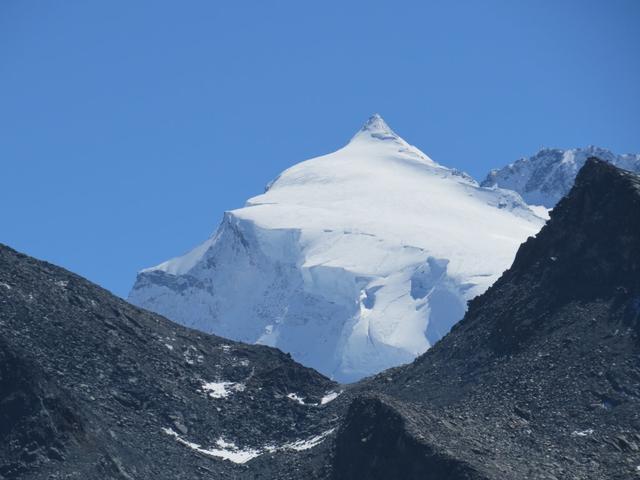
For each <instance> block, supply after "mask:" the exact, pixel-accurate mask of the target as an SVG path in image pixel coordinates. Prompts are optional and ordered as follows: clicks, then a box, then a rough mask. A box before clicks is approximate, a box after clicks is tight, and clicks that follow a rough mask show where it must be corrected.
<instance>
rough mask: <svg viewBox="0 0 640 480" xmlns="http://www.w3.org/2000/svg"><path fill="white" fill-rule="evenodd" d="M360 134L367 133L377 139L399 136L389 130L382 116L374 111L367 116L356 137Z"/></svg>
mask: <svg viewBox="0 0 640 480" xmlns="http://www.w3.org/2000/svg"><path fill="white" fill-rule="evenodd" d="M360 134H365V135H369V136H371V137H373V138H376V139H378V140H397V139H400V137H399V136H398V135H397V134H396V132H394V131H393V130H391V128H390V127H389V125H387V122H385V121H384V119H383V118H382V116H381V115H380V114H379V113H374V114H373V115H371V116H370V117H369V119H368V120H367V121H366V122H365V124H364V125H363V126H362V128H361V129H360V130H359V131H358V133H356V136H355V137H354V138H356V137H358V136H359V135H360Z"/></svg>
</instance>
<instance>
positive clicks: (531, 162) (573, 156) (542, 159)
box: [482, 146, 640, 208]
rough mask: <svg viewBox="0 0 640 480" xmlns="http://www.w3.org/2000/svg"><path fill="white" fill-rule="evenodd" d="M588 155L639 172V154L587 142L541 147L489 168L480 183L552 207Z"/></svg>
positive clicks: (563, 194) (569, 187) (568, 186)
mask: <svg viewBox="0 0 640 480" xmlns="http://www.w3.org/2000/svg"><path fill="white" fill-rule="evenodd" d="M589 157H597V158H599V159H601V160H604V161H605V162H608V163H611V164H612V165H615V166H616V167H618V168H622V169H624V170H629V171H631V172H636V173H640V155H638V154H625V155H616V154H615V153H612V152H611V151H609V150H606V149H604V148H599V147H594V146H589V147H587V148H574V149H571V150H561V149H557V148H554V149H551V148H545V149H542V150H540V151H539V152H538V153H536V154H535V155H533V156H531V157H524V158H521V159H520V160H518V161H516V162H513V163H511V164H509V165H507V166H506V167H503V168H498V169H494V170H491V172H489V174H488V175H487V178H486V179H485V180H484V181H483V182H482V186H484V187H491V186H498V187H500V188H506V189H509V190H514V191H516V192H518V193H519V194H520V195H521V196H522V198H523V199H524V200H525V201H526V202H527V203H529V204H530V205H542V206H544V207H546V208H553V207H554V206H555V204H556V203H558V200H560V199H561V198H562V197H564V196H565V195H566V194H567V193H569V190H570V189H571V187H572V186H573V182H574V180H575V178H576V175H577V173H578V171H579V170H580V169H581V168H582V166H583V165H584V164H585V161H586V160H587V158H589Z"/></svg>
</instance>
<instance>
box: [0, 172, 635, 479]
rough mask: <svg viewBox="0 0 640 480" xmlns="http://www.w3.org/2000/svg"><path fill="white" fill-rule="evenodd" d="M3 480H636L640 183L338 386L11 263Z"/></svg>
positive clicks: (0, 253)
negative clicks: (427, 344)
mask: <svg viewBox="0 0 640 480" xmlns="http://www.w3.org/2000/svg"><path fill="white" fill-rule="evenodd" d="M0 329H1V330H0V331H1V332H2V336H1V341H0V375H1V377H0V478H3V477H4V478H24V479H40V478H47V479H49V478H51V479H56V478H78V479H79V478H97V479H107V478H109V479H110V478H120V479H147V478H157V479H165V478H166V479H173V478H264V479H267V478H269V479H271V478H291V479H294V478H296V479H298V478H299V479H302V478H305V479H310V478H314V479H335V480H338V479H345V480H346V479H355V478H358V479H362V478H367V479H409V480H411V479H434V480H462V479H465V480H481V479H482V480H484V479H486V480H489V479H491V480H510V479H513V480H516V479H524V478H526V479H563V480H564V479H594V480H595V479H603V478H607V479H631V478H640V477H638V475H640V178H639V177H637V176H635V175H633V174H631V173H628V172H624V171H622V170H619V169H617V168H615V167H613V166H610V165H608V164H606V163H604V162H601V161H598V160H589V161H588V162H587V163H586V165H585V167H584V168H583V169H582V171H581V172H580V174H579V175H578V177H577V180H576V184H575V186H574V187H573V189H572V190H571V192H570V193H569V195H568V196H567V197H566V198H565V199H563V200H562V201H561V202H560V203H559V204H558V206H557V207H556V208H555V209H554V210H553V212H552V214H551V219H550V221H549V223H548V224H547V225H546V226H545V227H544V228H543V230H542V231H541V232H540V233H539V234H538V235H537V237H536V238H532V239H530V240H528V241H527V242H526V243H525V244H523V245H522V246H521V248H520V249H519V251H518V254H517V256H516V259H515V261H514V264H513V266H512V267H511V268H510V269H509V270H508V271H507V272H505V274H504V275H503V276H502V277H501V278H500V279H499V280H498V282H497V283H496V284H495V285H494V286H492V287H491V288H490V289H489V290H488V291H487V292H486V293H485V294H483V295H481V296H480V297H478V298H476V299H474V300H473V301H472V302H471V304H470V306H469V311H468V313H467V314H466V316H465V318H464V319H463V320H462V321H461V322H460V323H458V324H457V325H456V326H455V327H454V328H453V330H452V331H451V333H449V334H448V335H447V336H446V337H444V338H443V339H442V340H441V341H440V342H438V343H437V344H436V345H435V346H434V347H433V348H432V349H430V350H429V351H428V352H427V353H426V354H424V355H422V356H421V357H419V358H418V359H416V360H415V361H414V362H413V363H411V364H409V365H406V366H402V367H398V368H395V369H391V370H387V371H385V372H383V373H381V374H379V375H377V376H376V377H373V378H370V379H366V380H364V381H362V382H360V383H358V384H355V385H351V386H349V387H344V386H342V387H340V386H338V385H336V384H334V383H333V382H331V381H329V380H328V379H326V378H324V377H322V376H321V375H319V374H317V373H315V372H314V371H312V370H309V369H306V368H304V367H301V366H299V365H297V364H295V363H294V362H293V361H291V359H290V358H288V357H287V356H286V355H284V354H282V353H280V352H278V351H276V350H274V349H271V348H268V347H261V346H248V345H242V344H238V343H234V342H230V341H227V340H223V339H221V338H219V337H215V336H211V335H206V334H203V333H198V332H195V331H191V330H188V329H185V328H183V327H180V326H177V325H175V324H172V323H171V322H169V321H167V320H165V319H164V318H162V317H160V316H158V315H155V314H151V313H149V312H145V311H143V310H140V309H138V308H135V307H133V306H131V305H128V304H126V303H125V302H123V301H121V300H119V299H117V298H115V297H113V296H111V295H109V294H108V293H107V292H105V291H104V290H102V289H100V288H99V287H96V286H95V285H92V284H90V283H89V282H87V281H85V280H83V279H81V278H79V277H77V276H75V275H73V274H70V273H68V272H66V271H64V270H62V269H59V268H57V267H54V266H52V265H49V264H46V263H44V262H39V261H37V260H34V259H31V258H29V257H26V256H24V255H21V254H18V253H16V252H15V251H13V250H11V249H9V248H7V247H1V248H0Z"/></svg>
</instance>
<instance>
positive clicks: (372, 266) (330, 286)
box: [129, 115, 544, 382]
mask: <svg viewBox="0 0 640 480" xmlns="http://www.w3.org/2000/svg"><path fill="white" fill-rule="evenodd" d="M543 223H544V219H543V218H542V217H541V216H539V214H536V213H535V212H534V211H533V210H531V209H530V208H529V207H528V206H527V205H526V204H525V203H524V202H523V200H522V199H521V198H520V196H519V195H518V194H517V193H515V192H512V191H509V190H502V189H499V188H496V187H492V188H483V187H480V186H479V185H478V184H477V182H476V181H474V180H473V179H472V178H470V177H469V176H468V175H466V174H464V173H462V172H459V171H456V170H453V169H449V168H446V167H444V166H442V165H439V164H438V163H436V162H434V161H433V160H431V159H430V158H429V157H428V156H426V155H425V154H424V153H422V152H421V151H420V150H418V149H417V148H415V147H413V146H411V145H409V144H408V143H407V142H405V141H404V140H403V139H401V138H400V137H399V136H398V135H396V134H395V133H394V132H393V131H392V130H391V129H390V128H389V127H388V126H387V125H386V123H385V122H384V121H383V120H382V118H381V117H380V116H378V115H374V116H373V117H371V118H370V119H369V120H368V121H367V123H366V124H365V125H364V126H363V127H362V129H361V130H360V131H359V132H358V133H357V134H356V135H355V136H354V137H353V138H352V139H351V141H350V142H349V143H348V144H347V145H346V146H345V147H344V148H342V149H340V150H338V151H336V152H334V153H331V154H329V155H325V156H321V157H318V158H314V159H311V160H308V161H305V162H302V163H299V164H297V165H295V166H293V167H291V168H289V169H288V170H286V171H285V172H283V173H282V174H281V175H280V176H279V177H278V178H277V179H276V180H274V181H273V182H272V183H271V184H270V186H269V187H268V190H267V191H266V192H265V193H264V194H262V195H258V196H256V197H253V198H251V199H250V200H249V201H248V202H247V204H246V205H245V207H243V208H240V209H237V210H233V211H230V212H226V213H225V215H224V218H223V220H222V223H221V225H220V226H219V228H218V230H217V231H216V232H215V234H214V235H213V236H212V237H211V238H209V239H208V240H206V241H205V242H204V243H203V244H201V245H200V246H198V247H196V248H195V249H194V250H192V251H191V252H189V253H187V254H186V255H184V256H182V257H178V258H174V259H172V260H169V261H167V262H164V263H162V264H160V265H158V266H156V267H153V268H150V269H146V270H143V271H141V272H140V273H139V275H138V278H137V281H136V284H135V285H134V288H133V290H132V291H131V294H130V297H129V300H130V301H131V302H133V303H135V304H137V305H139V306H142V307H144V308H147V309H150V310H153V311H156V312H158V313H161V314H163V315H165V316H167V317H169V318H171V319H173V320H175V321H177V322H179V323H182V324H184V325H187V326H189V327H194V328H197V329H200V330H203V331H206V332H212V333H215V334H218V335H221V336H224V337H228V338H232V339H235V340H241V341H245V342H249V343H262V344H267V345H271V346H275V347H278V348H280V349H281V350H283V351H285V352H289V353H291V355H292V356H293V358H294V359H296V360H297V361H299V362H300V363H302V364H304V365H307V366H310V367H313V368H315V369H317V370H319V371H320V372H322V373H324V374H326V375H328V376H330V377H332V378H334V379H336V380H338V381H342V382H349V381H355V380H358V379H360V378H362V377H364V376H366V375H370V374H373V373H377V372H379V371H381V370H384V369H386V368H389V367H392V366H396V365H399V364H402V363H406V362H410V361H411V360H413V359H414V358H415V357H416V356H417V355H420V354H421V353H423V352H424V351H425V350H426V349H428V348H429V347H430V346H431V345H433V344H434V343H435V342H436V341H437V340H438V339H440V338H441V337H442V336H443V335H444V334H446V333H447V332H448V331H449V329H450V328H451V326H452V325H453V324H454V323H455V322H457V321H458V320H459V319H460V318H462V316H463V314H464V312H465V310H466V302H467V301H468V300H470V299H471V298H473V297H475V296H476V295H478V294H480V293H482V292H484V291H485V290H486V289H487V288H488V287H489V286H490V285H491V284H492V283H493V282H494V281H495V280H496V279H497V278H498V277H499V276H500V274H501V273H502V272H503V271H504V270H505V269H506V268H507V267H508V266H509V265H510V264H511V262H512V260H513V257H514V255H515V252H516V250H517V248H518V246H519V245H520V243H522V242H523V241H524V240H526V238H527V237H529V236H531V235H535V234H536V233H537V232H538V231H539V229H540V228H541V227H542V225H543Z"/></svg>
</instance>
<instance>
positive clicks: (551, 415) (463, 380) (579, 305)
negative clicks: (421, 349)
mask: <svg viewBox="0 0 640 480" xmlns="http://www.w3.org/2000/svg"><path fill="white" fill-rule="evenodd" d="M639 338H640V179H639V177H637V176H636V175H634V174H631V173H628V172H625V171H622V170H619V169H617V168H615V167H612V166H611V165H608V164H606V163H604V162H601V161H598V160H596V159H590V160H589V161H588V162H587V163H586V165H585V167H584V168H583V170H582V171H581V172H580V174H579V175H578V178H577V181H576V184H575V186H574V187H573V189H572V190H571V192H570V193H569V195H568V196H567V197H566V198H564V199H563V200H562V201H561V202H560V203H559V204H558V205H557V207H556V208H555V209H554V210H553V212H552V214H551V219H550V221H549V222H548V223H547V225H546V226H545V227H544V228H543V229H542V231H541V232H540V233H539V234H538V235H537V237H536V238H530V239H529V240H528V241H527V242H526V243H525V244H523V245H522V247H521V248H520V250H519V252H518V254H517V256H516V259H515V261H514V264H513V266H512V267H511V268H510V269H509V270H508V271H507V272H505V273H504V274H503V276H502V277H501V278H500V279H499V280H498V281H497V282H496V284H495V285H494V286H492V287H491V288H490V289H489V290H488V291H487V292H486V293H485V294H483V295H481V296H479V297H477V298H475V299H474V300H473V301H471V302H470V305H469V311H468V312H467V314H466V316H465V318H464V319H463V320H462V321H461V322H460V323H459V324H457V325H456V326H455V327H454V328H453V330H452V332H451V333H450V334H449V335H447V336H446V337H445V338H444V339H443V340H442V341H441V342H439V343H438V344H437V345H436V346H434V348H433V349H432V350H431V351H429V352H427V353H426V354H425V355H423V356H422V357H420V358H418V359H416V361H415V362H413V363H412V364H411V365H408V366H405V367H400V368H398V369H393V370H389V371H387V372H384V373H383V374H381V375H379V376H377V377H376V378H374V379H372V380H371V381H369V382H367V383H366V384H363V385H362V386H361V388H363V389H366V390H372V389H376V390H379V391H382V392H384V393H385V394H386V395H388V396H391V397H393V398H394V400H395V405H404V406H406V407H407V408H404V409H403V407H394V409H395V410H396V412H397V414H398V415H400V416H402V417H403V419H404V423H405V424H410V425H413V427H412V428H413V431H414V433H413V436H414V437H420V435H422V438H423V440H422V441H423V442H424V443H425V444H427V445H428V446H430V448H432V449H433V450H435V451H447V452H448V454H449V455H451V456H452V457H453V458H455V459H457V460H458V461H460V462H463V463H465V464H467V465H470V466H471V467H473V468H474V469H476V470H477V472H479V473H480V474H482V475H484V476H486V477H488V478H496V479H498V478H500V479H511V478H513V479H521V478H558V479H560V478H562V479H567V478H569V479H571V478H575V479H578V478H580V479H583V478H593V479H599V478H619V479H628V478H634V477H635V476H636V475H637V474H638V473H637V472H638V471H639V470H638V469H637V467H638V466H639V465H640V416H639V415H638V412H639V411H640V342H639ZM408 406H410V408H408ZM427 418H429V419H435V420H434V421H431V422H428V423H424V419H427ZM416 431H417V432H418V433H417V434H416V433H415V432H416ZM338 442H340V440H338ZM399 455H400V453H399ZM390 456H391V457H393V455H390ZM354 468H357V467H354ZM409 478H411V477H409ZM413 478H419V477H413ZM443 478H448V477H446V476H445V477H443Z"/></svg>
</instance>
